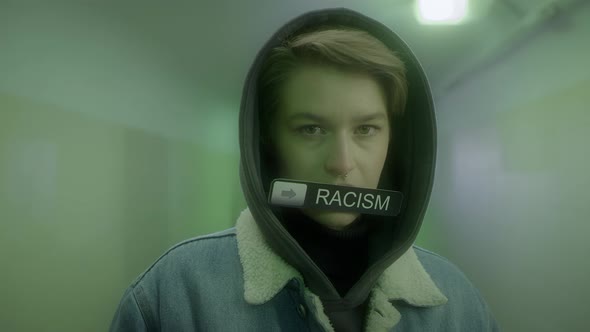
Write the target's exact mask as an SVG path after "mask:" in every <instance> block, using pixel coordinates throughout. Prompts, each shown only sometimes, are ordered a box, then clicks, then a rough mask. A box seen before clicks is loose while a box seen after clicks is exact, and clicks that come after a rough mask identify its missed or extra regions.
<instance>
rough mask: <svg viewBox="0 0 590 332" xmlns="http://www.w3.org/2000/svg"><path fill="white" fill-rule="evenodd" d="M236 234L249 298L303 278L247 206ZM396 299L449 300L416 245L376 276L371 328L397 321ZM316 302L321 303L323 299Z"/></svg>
mask: <svg viewBox="0 0 590 332" xmlns="http://www.w3.org/2000/svg"><path fill="white" fill-rule="evenodd" d="M236 238H237V243H238V253H239V256H240V262H241V263H242V269H243V272H244V298H245V300H246V302H248V303H250V304H263V303H265V302H267V301H269V300H270V299H272V298H273V297H274V296H275V295H276V294H277V293H278V292H280V291H281V289H282V288H283V287H285V285H286V284H287V283H288V282H289V281H290V280H291V279H294V278H296V279H299V280H300V281H303V277H302V276H301V274H300V273H299V272H298V271H297V270H295V268H293V267H292V266H290V265H289V264H287V262H285V261H284V260H283V259H282V258H281V257H280V256H278V255H277V254H276V253H274V252H273V250H272V249H271V248H270V246H269V245H268V244H267V242H266V240H265V239H264V236H263V234H262V233H261V232H260V229H259V228H258V225H257V224H256V221H255V220H254V218H253V217H252V214H251V213H250V210H249V209H248V208H247V209H245V210H244V211H242V213H241V214H240V217H239V218H238V221H237V223H236ZM306 291H307V292H309V291H308V290H306ZM316 300H317V299H316ZM394 300H402V301H404V302H406V303H408V304H410V305H412V306H416V307H431V306H437V305H441V304H444V303H446V302H447V298H446V297H445V296H444V295H443V294H442V293H441V291H440V290H439V289H438V288H437V287H436V285H435V284H434V282H433V281H432V279H431V278H430V275H428V273H427V272H426V271H425V270H424V267H423V266H422V264H421V263H420V261H419V260H418V257H417V256H416V253H415V252H414V249H413V247H410V249H408V251H407V252H405V253H404V254H403V255H402V256H401V257H400V258H399V259H398V260H397V261H395V262H394V263H393V264H392V265H391V266H389V267H388V268H387V269H386V270H385V271H384V272H383V273H382V274H381V276H380V277H379V279H378V280H377V283H376V284H375V287H374V288H373V291H372V292H371V295H370V299H369V309H368V316H367V330H368V331H373V330H375V329H377V330H379V329H383V328H386V329H389V328H391V327H393V326H394V325H395V324H397V322H398V321H399V319H400V318H401V315H400V314H399V312H398V311H397V310H396V309H395V307H394V306H393V305H392V303H391V301H394ZM314 302H316V303H317V305H319V306H321V301H314ZM318 309H319V310H318V312H319V315H320V317H318V318H319V319H322V317H323V318H325V319H326V320H327V317H325V315H324V314H323V309H321V308H318ZM328 325H329V323H328Z"/></svg>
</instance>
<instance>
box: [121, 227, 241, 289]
mask: <svg viewBox="0 0 590 332" xmlns="http://www.w3.org/2000/svg"><path fill="white" fill-rule="evenodd" d="M237 255H238V254H237V243H236V232H235V228H233V227H232V228H229V229H226V230H223V231H219V232H215V233H210V234H206V235H201V236H196V237H193V238H189V239H186V240H183V241H181V242H179V243H177V244H175V245H173V246H172V247H170V248H169V249H168V250H166V251H165V252H164V253H163V254H162V255H161V256H160V257H158V258H157V259H156V260H155V261H154V262H153V263H152V264H151V265H150V266H149V267H148V268H147V269H146V270H145V271H144V272H143V273H141V274H140V275H139V276H138V277H137V278H136V280H135V281H134V282H133V285H136V284H137V283H146V282H149V281H147V280H146V279H154V280H161V279H166V278H178V277H183V276H187V275H192V276H196V275H199V274H206V273H208V271H210V270H211V269H210V268H209V267H210V266H211V265H212V264H217V265H218V267H223V263H224V262H225V263H227V264H229V265H228V267H229V268H234V267H235V265H234V264H233V263H235V261H239V258H238V257H237Z"/></svg>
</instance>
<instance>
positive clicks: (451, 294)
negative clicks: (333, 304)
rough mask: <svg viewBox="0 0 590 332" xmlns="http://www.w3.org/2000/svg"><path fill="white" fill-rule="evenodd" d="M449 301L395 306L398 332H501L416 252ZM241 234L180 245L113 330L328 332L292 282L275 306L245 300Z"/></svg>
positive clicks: (455, 275)
mask: <svg viewBox="0 0 590 332" xmlns="http://www.w3.org/2000/svg"><path fill="white" fill-rule="evenodd" d="M414 249H415V251H416V254H417V256H418V258H419V260H420V262H421V263H422V265H423V266H424V268H425V269H426V271H427V272H428V273H429V274H430V276H431V277H432V279H433V281H434V282H435V283H436V285H437V286H438V287H439V289H440V290H441V291H442V292H443V293H444V294H445V295H446V296H447V298H448V299H449V301H448V302H447V303H446V304H444V305H440V306H436V307H427V308H420V307H414V306H411V305H409V304H406V303H405V302H403V301H395V302H393V303H392V304H393V305H394V306H395V308H396V309H397V310H398V311H399V312H400V313H401V320H400V321H399V322H398V323H397V325H395V326H394V328H393V329H392V331H466V332H467V331H468V332H473V331H498V326H497V324H496V322H495V320H494V318H493V316H492V314H491V312H490V311H489V309H488V307H487V305H486V303H485V301H484V300H483V298H482V297H481V295H480V294H479V292H478V291H477V289H475V288H474V287H473V285H472V284H471V283H470V282H469V281H468V280H467V279H466V278H465V276H464V275H463V274H462V273H461V272H460V271H459V270H458V269H457V268H456V267H455V266H454V265H452V264H451V263H449V262H448V261H447V260H446V259H444V258H442V257H440V256H438V255H436V254H433V253H431V252H429V251H426V250H424V249H421V248H418V247H414ZM243 285H244V280H243V274H242V267H241V263H240V258H239V254H238V248H237V242H236V235H235V229H233V228H232V229H229V230H226V231H223V232H219V233H215V234H211V235H207V236H202V237H197V238H194V239H190V240H187V241H184V242H181V243H179V244H178V245H176V246H174V247H173V248H171V249H170V250H168V251H167V252H166V253H165V254H164V255H162V256H161V257H160V258H159V259H158V260H157V261H156V262H155V263H154V264H153V265H152V266H151V267H150V268H149V269H148V270H147V271H145V272H144V273H143V274H141V275H140V276H139V277H138V278H137V279H136V280H135V281H134V282H133V283H132V284H131V286H130V287H129V288H128V289H127V290H126V292H125V293H124V295H123V298H122V300H121V302H120V304H119V307H118V308H117V311H116V313H115V316H114V319H113V321H112V324H111V327H110V331H324V329H323V328H322V327H321V325H320V323H319V322H318V320H317V317H315V315H314V314H313V310H311V309H310V308H311V306H312V303H311V300H310V299H306V297H305V293H304V288H303V285H302V282H301V281H300V280H298V279H291V280H290V281H289V282H288V283H287V285H286V286H285V287H284V288H283V289H282V290H281V291H280V292H279V293H278V294H277V295H276V296H274V297H273V298H272V299H270V300H269V301H268V302H266V303H264V304H260V305H252V304H249V303H247V302H246V301H245V300H244V286H243Z"/></svg>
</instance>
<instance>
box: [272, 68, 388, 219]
mask: <svg viewBox="0 0 590 332" xmlns="http://www.w3.org/2000/svg"><path fill="white" fill-rule="evenodd" d="M270 125H271V132H272V133H273V137H274V145H275V148H276V149H277V157H278V163H279V176H280V177H284V178H289V179H294V180H303V181H312V182H319V183H328V184H336V185H349V186H356V187H364V188H372V189H375V188H377V186H378V184H379V178H380V176H381V171H382V169H383V165H384V163H385V159H386V157H387V148H388V145H389V130H390V128H389V121H388V117H387V106H386V98H385V95H384V93H383V90H382V88H381V87H380V86H379V84H378V83H377V81H376V80H375V79H373V78H372V77H371V76H370V75H369V74H365V73H360V72H350V71H342V70H340V69H337V68H333V67H329V66H319V65H314V66H312V65H306V66H302V67H300V68H298V69H297V70H295V72H294V73H292V75H291V76H290V77H289V79H288V80H287V81H286V82H285V85H284V86H283V90H282V95H281V103H280V108H279V110H278V112H277V114H276V117H275V119H274V121H273V122H272V123H271V124H270ZM345 174H348V176H347V177H346V179H344V178H343V176H344V175H345ZM302 212H303V213H304V214H306V215H307V216H309V217H310V218H312V219H314V220H316V221H317V222H319V223H321V224H323V225H324V226H327V227H329V228H332V229H342V228H344V227H346V226H347V225H349V224H350V223H352V222H353V221H354V220H355V219H356V218H357V217H358V215H359V214H358V213H356V212H353V213H351V212H340V211H329V210H316V209H302Z"/></svg>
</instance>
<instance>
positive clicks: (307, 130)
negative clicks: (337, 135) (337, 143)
mask: <svg viewBox="0 0 590 332" xmlns="http://www.w3.org/2000/svg"><path fill="white" fill-rule="evenodd" d="M316 129H321V128H320V127H319V126H314V125H308V126H301V127H299V128H297V132H298V133H300V134H303V135H305V136H317V133H318V131H317V130H316Z"/></svg>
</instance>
